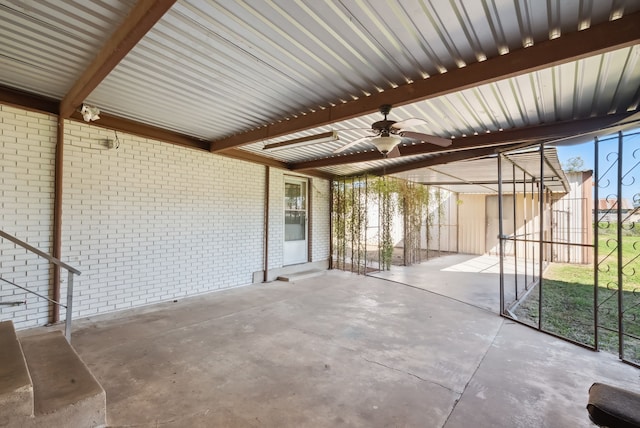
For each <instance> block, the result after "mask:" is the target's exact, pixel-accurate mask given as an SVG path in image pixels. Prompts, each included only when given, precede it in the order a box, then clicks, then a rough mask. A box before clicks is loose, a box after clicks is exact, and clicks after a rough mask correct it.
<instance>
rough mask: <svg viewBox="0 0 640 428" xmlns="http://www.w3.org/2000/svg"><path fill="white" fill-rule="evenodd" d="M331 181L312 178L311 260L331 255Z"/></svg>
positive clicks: (310, 192) (318, 259)
mask: <svg viewBox="0 0 640 428" xmlns="http://www.w3.org/2000/svg"><path fill="white" fill-rule="evenodd" d="M330 186H331V183H330V182H329V180H322V179H319V178H312V179H311V187H310V189H311V190H310V191H309V195H310V196H311V198H312V204H311V216H312V217H311V219H312V221H313V224H312V231H311V243H312V246H311V261H312V262H322V261H327V260H329V257H330V254H329V252H330V245H329V244H330V239H329V238H330V236H331V222H330V217H331V212H330V208H331V207H330V204H329V198H330V195H331V191H330Z"/></svg>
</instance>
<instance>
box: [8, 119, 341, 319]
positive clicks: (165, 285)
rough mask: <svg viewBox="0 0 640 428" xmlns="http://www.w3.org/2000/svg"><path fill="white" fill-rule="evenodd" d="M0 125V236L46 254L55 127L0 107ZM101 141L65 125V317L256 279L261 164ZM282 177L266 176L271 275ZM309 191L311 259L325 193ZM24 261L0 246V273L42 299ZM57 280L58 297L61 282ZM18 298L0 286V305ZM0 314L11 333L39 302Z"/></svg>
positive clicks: (34, 314) (163, 146) (40, 309)
mask: <svg viewBox="0 0 640 428" xmlns="http://www.w3.org/2000/svg"><path fill="white" fill-rule="evenodd" d="M0 120H1V122H0V124H1V125H2V127H1V129H0V131H1V132H2V133H1V134H0V136H1V137H2V139H1V140H0V144H2V146H1V147H2V152H1V153H0V165H2V172H1V173H0V191H1V192H2V205H1V206H0V207H1V211H0V221H1V226H0V228H1V229H3V230H5V231H6V232H8V233H10V234H13V235H16V236H17V237H18V238H20V239H23V240H25V241H27V242H28V243H30V244H31V245H34V246H36V247H38V248H40V249H42V250H44V251H46V252H49V253H50V251H51V245H52V242H51V241H52V238H51V236H52V230H53V227H52V225H53V200H54V194H53V186H54V184H53V183H54V158H55V141H56V126H57V122H56V118H55V117H53V116H47V115H43V114H33V113H28V112H26V111H23V110H20V109H13V108H10V107H5V106H0ZM107 139H111V140H115V133H114V131H110V130H105V129H102V128H98V127H96V126H92V125H89V124H84V123H79V122H75V121H66V122H65V156H64V189H63V219H62V225H63V227H62V260H63V261H64V262H67V263H69V264H70V265H72V266H74V267H77V268H78V269H79V270H80V271H81V272H82V274H81V275H80V276H79V277H76V280H75V283H74V285H75V292H74V309H73V312H74V317H83V316H88V315H93V314H98V313H105V312H110V311H115V310H120V309H124V308H130V307H135V306H141V305H145V304H150V303H154V302H160V301H163V300H171V299H175V298H181V297H184V296H188V295H194V294H198V293H203V292H209V291H213V290H218V289H223V288H228V287H234V286H239V285H246V284H250V283H252V282H253V281H254V279H255V278H261V277H262V275H261V273H262V271H263V268H264V204H265V167H264V166H262V165H257V164H252V163H248V162H243V161H239V160H235V159H229V158H225V157H222V156H218V155H213V154H211V153H208V152H200V151H197V150H194V149H188V148H183V147H179V146H176V145H172V144H167V143H162V142H159V141H154V140H149V139H144V138H140V137H136V136H132V135H127V134H122V133H118V140H119V148H117V149H116V148H112V149H109V148H108V145H107V144H106V140H107ZM283 173H284V171H281V170H277V169H275V168H271V170H270V175H271V179H270V197H271V200H270V210H269V217H270V218H269V226H270V232H269V238H270V242H269V266H270V267H271V268H281V267H282V244H283V230H284V225H283V194H284V176H283ZM312 189H313V205H312V210H313V222H314V224H313V226H312V233H313V236H312V242H313V248H312V253H311V254H312V259H313V260H314V261H315V260H322V259H327V258H328V253H329V250H328V248H329V184H328V182H327V181H326V180H322V179H315V178H314V179H313V180H312ZM278 249H279V251H278ZM26 258H30V259H32V258H33V256H28V257H27V256H25V251H23V250H16V249H15V246H13V244H11V243H7V242H0V267H1V269H0V275H2V276H3V277H5V278H7V275H9V277H8V278H7V279H10V280H13V279H14V278H15V279H16V283H19V284H20V285H27V286H29V287H30V288H33V289H34V290H35V291H38V292H41V293H43V294H48V293H50V282H51V278H50V275H51V269H50V268H49V264H48V263H46V262H45V263H42V262H37V261H35V260H34V261H32V260H28V266H26V267H25V266H23V265H25V263H26V262H27V261H25V259H26ZM16 264H17V265H19V266H14V265H16ZM20 278H22V279H24V281H21V282H18V281H17V279H20ZM62 280H63V282H62V284H61V285H62V290H61V296H62V297H63V299H64V298H65V293H66V289H65V287H66V273H65V272H63V275H62ZM14 294H18V295H19V296H18V297H19V298H14V297H13V295H14ZM21 296H22V297H21ZM23 297H24V292H22V293H18V292H16V291H14V287H12V286H9V285H7V284H4V283H0V301H13V300H20V299H22V298H23ZM0 311H1V312H0V319H12V320H14V323H15V324H16V327H17V328H26V327H33V326H36V325H42V324H45V323H46V322H47V321H48V319H47V311H48V304H47V303H46V302H43V301H38V299H37V298H35V297H34V296H31V297H28V305H27V307H24V306H19V307H4V306H1V307H0ZM64 315H65V314H64V311H62V312H61V318H63V317H64Z"/></svg>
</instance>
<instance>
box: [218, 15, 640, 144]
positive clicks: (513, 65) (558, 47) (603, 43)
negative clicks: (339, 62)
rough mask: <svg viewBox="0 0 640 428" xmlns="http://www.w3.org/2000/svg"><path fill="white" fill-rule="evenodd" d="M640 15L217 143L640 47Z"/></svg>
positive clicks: (344, 117) (278, 131) (245, 141)
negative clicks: (623, 49) (614, 51)
mask: <svg viewBox="0 0 640 428" xmlns="http://www.w3.org/2000/svg"><path fill="white" fill-rule="evenodd" d="M638 22H640V12H636V13H633V14H630V15H627V16H624V17H623V18H620V19H617V20H615V21H607V22H605V23H602V24H598V25H594V26H593V27H591V28H588V29H586V30H582V31H577V32H573V33H566V34H563V35H562V36H561V37H559V38H557V39H553V40H546V41H543V42H540V43H537V44H535V45H533V46H531V47H529V48H523V49H518V50H515V51H512V52H510V53H508V54H506V55H501V56H497V57H494V58H491V59H488V60H486V61H483V62H477V63H474V64H470V65H468V66H466V67H463V68H459V69H454V70H451V71H448V72H447V73H444V74H440V75H435V76H431V77H429V78H428V79H424V80H420V81H416V82H413V83H411V84H405V85H400V86H398V87H396V88H390V89H386V90H385V91H384V92H379V93H374V94H372V95H371V96H368V97H362V98H359V99H357V100H354V101H349V102H346V103H343V104H339V105H335V106H330V107H326V108H324V109H319V110H317V111H315V112H313V113H308V114H304V115H300V116H298V117H293V118H289V119H287V120H282V121H280V122H277V123H272V124H268V125H265V126H263V127H260V128H257V129H253V130H251V131H247V132H244V133H241V134H237V135H233V136H230V137H227V138H223V139H219V140H215V141H212V142H211V151H212V152H219V151H223V150H228V149H230V148H233V147H238V146H242V145H245V144H250V143H253V142H256V141H260V140H266V139H269V138H275V137H280V136H283V135H287V134H292V133H295V132H299V131H303V130H306V129H310V128H315V127H319V126H324V125H329V124H331V123H335V122H339V121H342V120H348V119H352V118H354V117H358V116H362V115H365V114H370V113H374V112H376V111H377V110H378V108H379V106H380V105H382V104H393V105H396V106H398V105H404V104H409V103H412V102H417V101H421V100H426V99H430V98H435V97H438V96H442V95H447V94H450V93H453V92H457V91H461V90H464V89H468V88H472V87H475V86H479V85H484V84H487V83H492V82H496V81H498V80H503V79H507V78H510V77H514V76H518V75H522V74H526V73H531V72H534V71H537V70H541V69H544V68H549V67H552V66H556V65H560V64H565V63H568V62H571V61H576V60H579V59H582V58H586V57H590V56H594V55H598V54H602V53H604V52H608V51H612V50H615V49H620V48H623V47H628V46H632V45H635V44H638V43H640V25H638Z"/></svg>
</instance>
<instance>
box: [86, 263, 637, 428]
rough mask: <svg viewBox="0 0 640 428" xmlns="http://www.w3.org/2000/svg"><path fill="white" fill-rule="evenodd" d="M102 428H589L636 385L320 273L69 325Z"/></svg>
mask: <svg viewBox="0 0 640 428" xmlns="http://www.w3.org/2000/svg"><path fill="white" fill-rule="evenodd" d="M73 344H74V347H75V348H76V349H77V351H78V353H79V354H80V355H81V357H82V358H83V359H84V361H85V362H86V363H87V365H88V366H89V367H90V368H91V370H93V373H94V375H95V376H96V377H97V378H98V380H99V381H100V382H101V383H102V385H103V387H104V388H105V390H106V393H107V421H108V423H109V425H110V426H134V427H186V426H189V427H340V426H345V427H446V428H457V427H465V428H466V427H589V426H591V425H590V423H589V422H588V417H587V412H586V410H585V405H586V400H587V390H588V388H589V386H590V385H591V383H592V382H594V381H604V382H610V383H612V384H615V385H619V386H622V387H626V388H629V389H633V390H636V391H637V390H638V389H639V388H638V384H639V383H638V381H639V375H640V371H639V370H637V369H635V368H633V367H631V366H628V365H625V364H623V363H620V362H618V361H617V359H616V358H615V357H614V356H612V355H609V354H605V353H594V352H591V351H588V350H585V349H582V348H579V347H576V346H574V345H571V344H569V343H566V342H563V341H561V340H557V339H555V338H552V337H550V336H547V335H544V334H541V333H538V332H536V331H534V330H532V329H529V328H527V327H524V326H521V325H518V324H513V323H511V322H508V321H506V320H504V319H502V318H500V317H498V316H497V315H496V314H495V313H492V312H490V311H487V310H485V309H481V308H477V307H474V306H472V305H469V304H467V303H464V302H461V301H458V300H454V299H451V298H448V297H444V296H441V295H437V294H434V293H431V292H428V291H425V290H421V289H417V288H412V287H407V286H403V285H399V284H397V283H393V282H390V281H387V280H383V279H379V278H372V277H363V276H357V275H353V274H349V273H345V272H339V271H330V272H327V273H326V274H325V275H322V276H318V277H314V278H308V279H305V280H301V281H296V282H288V283H285V282H273V283H269V284H263V285H253V286H248V287H243V288H237V289H233V290H227V291H222V292H218V293H211V294H208V295H203V296H199V297H195V298H190V299H184V300H180V301H178V302H176V303H165V304H160V305H154V306H149V307H147V308H144V309H138V310H132V311H126V312H119V313H117V314H112V315H109V316H100V317H94V318H87V319H83V320H79V321H77V322H75V331H74V334H73Z"/></svg>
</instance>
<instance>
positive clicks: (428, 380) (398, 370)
mask: <svg viewBox="0 0 640 428" xmlns="http://www.w3.org/2000/svg"><path fill="white" fill-rule="evenodd" d="M362 358H363V359H364V360H365V361H366V362H368V363H372V364H377V365H379V366H382V367H384V368H387V369H390V370H393V371H396V372H399V373H403V374H406V375H409V376H413V377H415V378H416V379H419V380H421V381H423V382H428V383H432V384H434V385H438V386H439V387H441V388H444V389H446V390H447V391H450V392H453V393H454V394H458V395H462V393H461V392H458V391H456V390H454V389H452V388H449V387H448V386H445V385H443V384H441V383H438V382H436V381H434V380H431V379H425V378H423V377H420V376H418V375H417V374H415V373H411V372H408V371H405V370H401V369H398V368H395V367H391V366H388V365H386V364H382V363H381V362H378V361H373V360H369V359H368V358H365V357H362Z"/></svg>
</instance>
